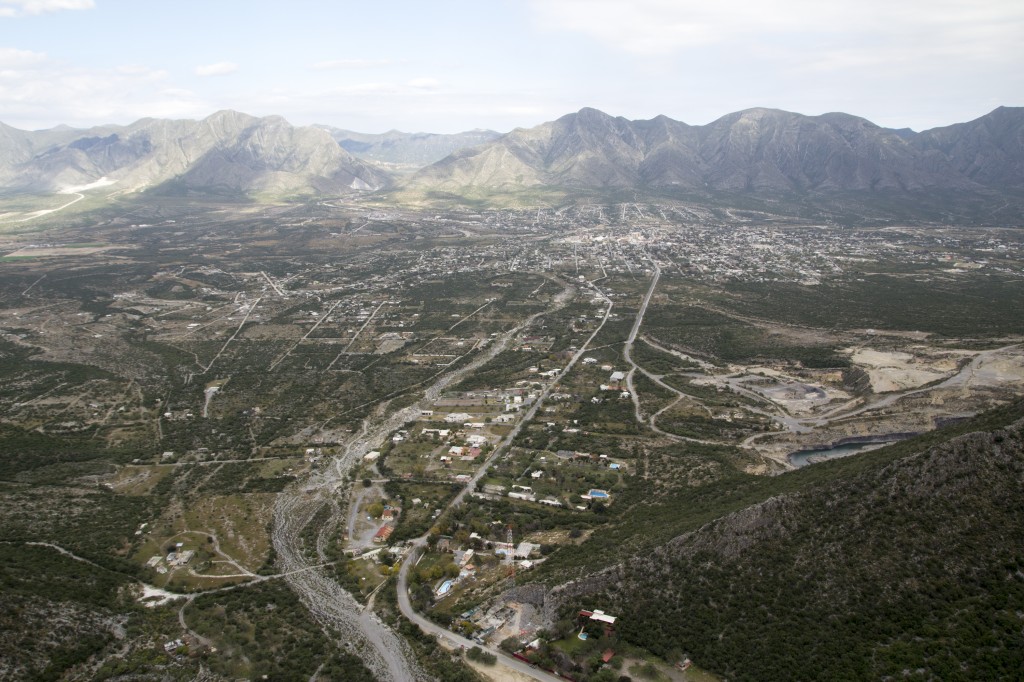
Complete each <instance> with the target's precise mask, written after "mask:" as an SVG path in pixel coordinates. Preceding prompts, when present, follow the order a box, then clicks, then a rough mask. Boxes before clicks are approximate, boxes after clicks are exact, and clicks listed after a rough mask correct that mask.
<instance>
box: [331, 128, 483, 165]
mask: <svg viewBox="0 0 1024 682" xmlns="http://www.w3.org/2000/svg"><path fill="white" fill-rule="evenodd" d="M315 127H320V128H323V129H324V130H326V131H327V132H328V133H330V134H331V137H333V138H334V139H335V140H336V141H337V143H338V144H339V145H341V147H342V149H344V150H345V151H347V152H348V153H350V154H352V156H354V157H356V158H357V159H365V160H368V161H378V162H381V163H385V164H391V165H394V166H398V167H404V168H408V169H417V168H422V167H423V166H427V165H430V164H432V163H435V162H437V161H440V160H441V159H443V158H444V157H446V156H448V155H449V154H451V153H453V152H457V151H459V150H460V149H465V148H466V147H474V146H476V145H478V144H484V143H486V142H490V141H492V140H494V139H496V138H498V137H500V136H501V133H497V132H495V131H493V130H468V131H466V132H462V133H455V134H452V135H440V134H435V133H403V132H401V131H398V130H391V131H388V132H386V133H381V134H379V135H374V134H369V133H357V132H353V131H351V130H342V129H341V128H332V127H330V126H315Z"/></svg>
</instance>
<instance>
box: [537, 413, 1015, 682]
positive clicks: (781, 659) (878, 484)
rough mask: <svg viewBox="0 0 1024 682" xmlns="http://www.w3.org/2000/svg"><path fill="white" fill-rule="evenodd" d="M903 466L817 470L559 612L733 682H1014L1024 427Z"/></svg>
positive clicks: (603, 579)
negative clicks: (899, 681) (609, 622)
mask: <svg viewBox="0 0 1024 682" xmlns="http://www.w3.org/2000/svg"><path fill="white" fill-rule="evenodd" d="M1020 412H1021V408H1020V405H1019V404H1018V405H1017V406H1016V408H1015V409H1014V411H1013V413H1015V414H1017V415H1018V416H1019V415H1020ZM897 453H902V454H897V455H896V456H890V455H887V454H886V452H884V451H878V452H876V453H872V454H871V456H870V458H869V459H865V460H862V461H861V462H847V463H842V464H840V463H837V464H836V465H835V466H833V467H832V469H831V470H829V469H821V470H819V472H817V473H816V474H815V476H816V478H814V479H809V480H813V481H815V482H814V483H813V484H810V485H806V486H800V487H797V488H796V490H795V491H794V490H792V489H791V490H789V491H786V492H779V493H777V494H775V495H774V496H771V497H769V498H767V499H765V500H763V501H762V502H760V503H757V504H754V505H752V506H749V507H747V508H744V509H742V510H740V511H737V512H734V513H731V514H728V515H726V516H723V517H721V518H719V519H718V520H715V521H713V522H710V523H707V524H706V525H704V526H702V527H701V528H699V529H698V530H696V531H693V532H688V533H686V534H684V535H681V536H679V537H677V538H675V539H674V540H672V541H671V542H669V543H667V544H666V545H664V546H661V547H658V548H656V549H653V550H652V551H650V552H649V553H647V554H646V555H644V556H640V557H637V558H634V559H632V560H629V561H627V562H625V563H624V564H621V565H618V566H615V567H612V568H610V569H607V570H605V571H603V572H601V573H599V574H597V575H594V576H591V577H589V578H587V579H584V580H581V581H578V582H576V583H570V584H568V585H565V586H563V587H561V588H558V589H556V590H555V591H554V593H553V596H554V597H555V599H554V601H555V602H556V603H557V604H558V605H560V608H561V609H562V610H563V611H570V610H571V609H573V608H580V604H581V603H585V604H587V608H603V609H604V610H605V611H607V612H609V613H614V614H616V615H617V616H618V617H619V620H618V621H617V624H616V627H617V628H618V630H619V633H620V634H621V635H622V636H623V637H624V638H625V639H627V640H629V641H632V642H633V643H636V644H639V645H641V646H643V647H645V648H648V649H650V650H652V651H654V652H656V653H658V654H661V655H663V656H669V657H675V656H678V655H680V654H681V653H683V652H685V653H689V654H690V655H691V656H692V657H694V658H695V660H697V661H698V663H700V664H701V665H702V666H703V667H707V668H710V669H712V670H716V671H718V672H720V673H722V674H725V675H727V676H728V678H729V679H734V680H755V679H788V680H819V679H893V678H897V677H906V676H907V675H910V676H912V677H914V678H915V679H977V680H982V679H984V680H995V679H1018V676H1019V673H1020V671H1021V670H1024V649H1021V647H1020V646H1019V640H1020V633H1021V629H1022V627H1024V615H1022V614H1024V507H1022V506H1021V502H1020V501H1021V499H1022V494H1024V419H1018V420H1017V421H1016V422H1014V423H1012V424H1011V425H1009V426H1007V427H1005V428H1002V429H996V430H993V431H986V432H975V433H970V434H967V435H963V436H960V437H957V438H955V439H952V440H950V441H948V442H945V443H942V444H939V445H936V446H933V447H930V448H927V449H925V450H923V451H917V452H915V451H914V450H913V449H912V447H911V446H909V445H905V446H903V449H902V450H897ZM796 475H797V476H801V474H796ZM786 476H793V474H786ZM781 488H782V487H781V486H780V489H781Z"/></svg>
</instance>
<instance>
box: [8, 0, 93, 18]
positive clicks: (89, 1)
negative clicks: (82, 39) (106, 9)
mask: <svg viewBox="0 0 1024 682" xmlns="http://www.w3.org/2000/svg"><path fill="white" fill-rule="evenodd" d="M94 7H96V3H95V2H93V0H0V17H24V16H33V15H37V14H49V13H51V12H60V11H63V10H69V9H70V10H76V9H93V8H94Z"/></svg>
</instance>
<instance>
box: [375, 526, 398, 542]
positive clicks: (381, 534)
mask: <svg viewBox="0 0 1024 682" xmlns="http://www.w3.org/2000/svg"><path fill="white" fill-rule="evenodd" d="M394 532H395V527H394V526H387V525H385V526H381V527H380V530H378V531H377V532H376V533H375V534H374V536H373V541H374V542H375V543H377V544H383V543H385V542H387V541H388V538H390V537H391V534H392V533H394Z"/></svg>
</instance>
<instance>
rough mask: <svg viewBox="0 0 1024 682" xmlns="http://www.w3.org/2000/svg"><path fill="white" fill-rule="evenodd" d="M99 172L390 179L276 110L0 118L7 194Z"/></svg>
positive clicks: (183, 188) (92, 177)
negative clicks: (86, 123) (14, 124)
mask: <svg viewBox="0 0 1024 682" xmlns="http://www.w3.org/2000/svg"><path fill="white" fill-rule="evenodd" d="M101 179H102V180H103V181H104V183H110V184H113V185H114V187H113V189H115V190H123V191H128V192H132V191H139V190H143V189H152V190H157V191H162V192H199V193H213V194H224V193H231V194H237V193H249V194H260V193H268V194H289V193H309V192H316V193H327V194H336V193H339V192H344V191H348V190H376V189H381V188H383V187H386V186H388V185H389V184H390V182H391V177H390V175H388V174H387V173H385V172H383V171H380V170H378V169H376V168H374V167H373V166H372V165H370V164H367V163H364V162H363V161H360V160H359V159H356V158H355V157H353V156H352V155H351V154H349V153H348V152H346V151H345V150H344V149H342V148H341V147H340V146H339V145H338V144H337V143H336V142H335V141H334V139H333V138H331V136H330V134H328V133H327V132H326V131H324V130H320V129H317V128H312V127H294V126H292V125H290V124H289V123H288V122H287V121H285V120H284V119H283V118H281V117H279V116H268V117H265V118H256V117H253V116H248V115H246V114H241V113H238V112H235V111H220V112H217V113H215V114H213V115H211V116H209V117H207V118H205V119H203V120H201V121H191V120H162V119H142V120H140V121H137V122H135V123H133V124H131V125H128V126H113V125H111V126H101V127H98V128H91V129H88V130H75V129H72V128H67V127H58V128H54V129H51V130H44V131H38V132H26V131H21V130H17V129H15V128H11V127H9V126H6V125H3V124H0V188H2V189H3V191H4V192H5V193H14V192H21V193H45V192H54V191H60V190H63V189H66V188H69V187H71V188H74V187H79V186H86V185H90V184H92V183H95V182H97V181H100V180H101Z"/></svg>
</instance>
